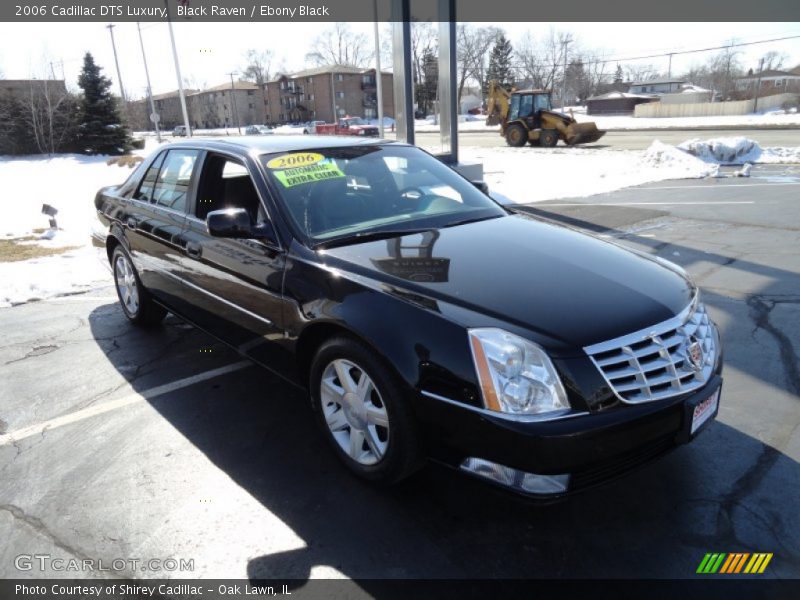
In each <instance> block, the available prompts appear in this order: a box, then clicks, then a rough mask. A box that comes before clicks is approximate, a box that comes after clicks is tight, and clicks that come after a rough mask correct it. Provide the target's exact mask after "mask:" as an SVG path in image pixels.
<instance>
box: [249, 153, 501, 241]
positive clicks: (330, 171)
mask: <svg viewBox="0 0 800 600" xmlns="http://www.w3.org/2000/svg"><path fill="white" fill-rule="evenodd" d="M262 160H263V165H264V167H265V170H266V172H267V175H268V177H269V179H270V180H271V183H272V184H273V187H274V188H275V189H276V190H277V191H278V195H279V199H280V202H281V204H282V206H283V208H284V212H286V213H288V214H289V216H290V217H291V220H292V221H293V222H294V224H295V225H296V226H297V228H298V229H299V230H300V232H301V233H302V234H303V235H304V236H306V237H307V238H308V241H309V243H310V244H311V245H316V244H320V243H331V242H335V241H338V242H342V241H346V240H348V239H351V238H357V237H358V236H363V235H365V234H368V233H379V232H382V231H403V232H407V231H415V230H417V231H418V230H429V229H438V228H441V227H448V226H452V225H456V224H459V223H462V222H465V221H473V220H481V219H487V218H493V217H499V216H503V215H505V214H506V212H505V210H503V209H502V208H500V207H499V206H498V205H497V204H495V203H494V202H493V201H492V200H491V199H490V198H488V197H486V196H485V195H484V194H482V193H481V192H479V191H478V190H477V189H476V188H475V186H473V185H472V184H471V183H470V182H468V181H466V180H465V179H463V178H462V177H461V176H460V175H458V174H457V173H455V172H454V171H453V170H452V169H451V168H450V167H448V166H446V165H444V164H443V163H442V162H440V161H438V160H437V159H435V158H434V157H432V156H430V155H429V154H426V153H425V152H422V151H421V150H419V149H418V148H413V147H408V146H395V145H393V144H377V145H374V146H356V147H340V148H329V149H323V150H311V151H307V152H289V153H278V154H270V155H265V156H263V157H262Z"/></svg>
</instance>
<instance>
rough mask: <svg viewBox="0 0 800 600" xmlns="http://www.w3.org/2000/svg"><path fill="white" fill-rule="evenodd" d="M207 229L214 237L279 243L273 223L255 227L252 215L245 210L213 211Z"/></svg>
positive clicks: (207, 220)
mask: <svg viewBox="0 0 800 600" xmlns="http://www.w3.org/2000/svg"><path fill="white" fill-rule="evenodd" d="M206 227H207V228H208V233H209V234H210V235H211V236H213V237H220V238H240V239H242V238H243V239H263V240H266V241H268V242H271V243H273V244H276V245H277V243H278V238H277V236H276V235H275V230H274V229H273V227H272V223H270V222H269V221H265V222H263V223H259V224H257V225H254V224H253V222H252V221H251V220H250V214H249V213H248V212H247V211H246V210H245V209H243V208H225V209H222V210H212V211H211V212H210V213H208V214H207V215H206Z"/></svg>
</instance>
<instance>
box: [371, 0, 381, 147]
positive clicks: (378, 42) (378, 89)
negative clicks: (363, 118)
mask: <svg viewBox="0 0 800 600" xmlns="http://www.w3.org/2000/svg"><path fill="white" fill-rule="evenodd" d="M373 7H374V9H375V96H376V98H377V100H378V134H379V135H380V137H383V74H382V73H381V39H380V34H379V33H378V0H373Z"/></svg>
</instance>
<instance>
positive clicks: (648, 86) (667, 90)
mask: <svg viewBox="0 0 800 600" xmlns="http://www.w3.org/2000/svg"><path fill="white" fill-rule="evenodd" d="M685 84H686V81H685V80H684V79H669V78H667V79H652V80H650V81H635V82H633V83H632V84H631V85H630V87H629V88H628V93H630V94H671V93H676V92H680V91H681V86H683V85H685Z"/></svg>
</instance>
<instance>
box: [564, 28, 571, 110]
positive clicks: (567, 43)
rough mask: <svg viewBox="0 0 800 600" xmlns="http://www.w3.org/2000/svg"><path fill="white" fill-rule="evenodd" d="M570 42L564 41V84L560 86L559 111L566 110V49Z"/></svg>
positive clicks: (568, 40)
mask: <svg viewBox="0 0 800 600" xmlns="http://www.w3.org/2000/svg"><path fill="white" fill-rule="evenodd" d="M571 41H572V40H571V39H569V38H565V39H564V83H563V85H562V86H561V110H562V111H563V110H566V109H567V47H568V46H569V43H570V42H571Z"/></svg>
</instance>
